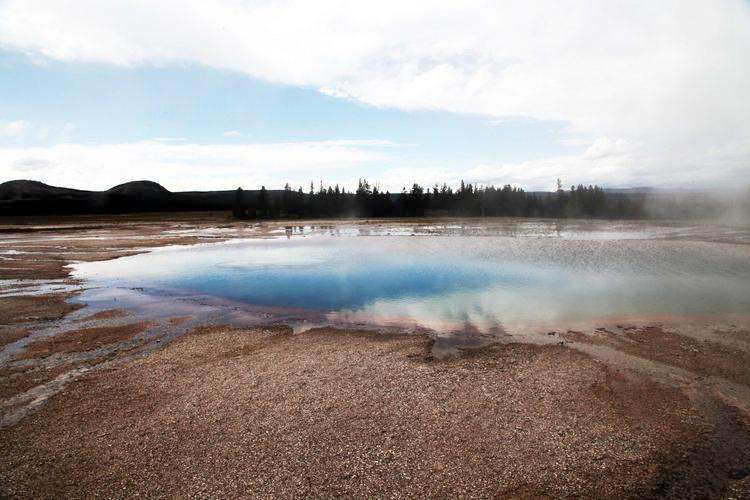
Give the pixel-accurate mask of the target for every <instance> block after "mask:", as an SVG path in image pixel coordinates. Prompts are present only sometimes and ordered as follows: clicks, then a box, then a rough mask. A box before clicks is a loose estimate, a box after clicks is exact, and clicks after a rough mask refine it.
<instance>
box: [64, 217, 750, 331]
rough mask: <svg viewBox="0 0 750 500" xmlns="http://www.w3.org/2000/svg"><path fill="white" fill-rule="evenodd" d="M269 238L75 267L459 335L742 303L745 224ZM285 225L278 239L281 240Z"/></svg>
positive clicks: (378, 228) (400, 227) (746, 305)
mask: <svg viewBox="0 0 750 500" xmlns="http://www.w3.org/2000/svg"><path fill="white" fill-rule="evenodd" d="M277 234H278V236H279V237H278V238H275V239H262V240H261V239H258V240H245V241H234V242H228V243H222V244H212V245H203V246H195V247H182V248H165V249H157V250H155V251H153V252H151V253H148V254H143V255H137V256H133V257H125V258H121V259H117V260H114V261H107V262H95V263H83V264H80V265H78V266H77V269H76V272H75V274H76V275H77V277H81V278H85V279H88V280H90V281H93V282H94V284H95V285H102V286H104V287H106V288H112V287H122V288H144V289H146V290H148V291H151V292H153V291H157V292H159V293H170V294H174V295H178V296H179V295H205V296H211V297H218V298H222V299H228V300H232V301H236V302H237V303H241V304H245V305H247V306H249V307H250V306H251V307H253V308H256V310H257V311H260V310H263V311H265V312H264V314H265V315H266V316H265V317H267V318H270V319H269V320H279V319H283V321H285V322H290V323H293V322H295V321H298V322H300V323H301V322H305V323H304V324H312V325H322V324H336V325H379V326H382V327H392V328H404V327H407V328H411V329H425V330H429V331H435V332H441V333H443V334H444V338H445V339H450V338H452V337H457V338H458V337H460V338H461V339H463V341H465V342H469V343H471V342H473V340H472V339H481V338H482V337H483V336H487V335H489V336H493V337H497V336H502V335H505V329H506V328H508V325H516V324H533V323H553V322H555V321H569V320H574V321H578V320H586V319H594V318H600V317H605V316H620V315H634V314H704V313H721V312H746V311H747V310H748V309H750V246H748V245H744V244H719V243H713V242H711V241H714V240H717V239H718V240H719V241H722V239H734V240H735V241H743V238H746V236H747V235H746V234H745V233H741V234H739V236H738V235H737V233H721V232H720V231H717V230H716V228H712V229H711V231H710V232H708V233H699V232H698V231H697V230H696V229H694V228H691V227H684V226H667V227H658V226H652V225H648V224H643V223H602V222H593V223H592V222H580V221H579V222H559V221H529V220H525V221H523V222H520V223H513V222H512V221H507V220H505V221H499V222H488V223H480V222H473V221H472V222H456V223H441V224H434V223H429V222H428V223H424V224H418V225H415V224H413V223H411V222H410V223H408V224H399V223H392V222H391V223H377V224H366V225H357V224H349V225H324V226H286V227H283V228H282V229H280V230H279V231H278V233H277ZM282 235H283V236H282Z"/></svg>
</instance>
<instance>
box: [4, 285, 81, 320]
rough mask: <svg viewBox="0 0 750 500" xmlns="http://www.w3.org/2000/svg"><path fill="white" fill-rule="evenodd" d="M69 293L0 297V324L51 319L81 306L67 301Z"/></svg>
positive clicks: (58, 317)
mask: <svg viewBox="0 0 750 500" xmlns="http://www.w3.org/2000/svg"><path fill="white" fill-rule="evenodd" d="M69 298H70V294H61V293H60V294H54V295H20V296H11V297H0V325H10V324H15V323H27V322H31V321H53V320H56V319H60V318H62V317H63V316H65V315H66V314H68V313H69V312H71V311H74V310H76V309H79V308H81V307H83V304H74V303H70V302H67V299H69Z"/></svg>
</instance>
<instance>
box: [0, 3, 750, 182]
mask: <svg viewBox="0 0 750 500" xmlns="http://www.w3.org/2000/svg"><path fill="white" fill-rule="evenodd" d="M749 54H750V1H748V0H710V1H709V0H704V1H694V0H660V1H653V0H632V1H619V0H607V1H591V0H588V1H583V0H554V1H552V0H539V1H534V2H529V1H527V0H526V1H501V0H492V1H483V0H462V1H461V2H455V1H442V0H431V1H419V0H414V1H411V2H403V1H398V2H396V1H390V0H381V1H378V2H374V1H367V2H364V1H353V0H349V1H338V0H316V1H314V2H311V1H309V0H273V1H271V0H212V1H207V0H202V1H198V0H179V1H177V0H130V1H124V0H108V1H106V2H102V1H101V0H0V182H4V181H7V180H12V179H33V180H39V181H42V182H46V183H49V184H52V185H59V186H67V187H75V188H80V189H94V190H104V189H108V188H110V187H112V186H114V185H116V184H119V183H122V182H127V181H131V180H139V179H149V180H154V181H157V182H159V183H161V184H162V185H164V186H165V187H166V188H168V189H170V190H174V191H179V190H211V189H233V188H236V187H237V186H242V187H245V188H250V189H252V188H259V187H260V186H261V185H265V186H266V187H267V188H281V187H283V186H284V184H285V183H286V182H289V183H291V184H292V186H294V187H297V186H300V185H303V186H305V188H306V189H307V188H308V186H309V185H310V183H311V182H313V183H314V184H315V185H316V186H317V185H318V184H319V183H320V182H321V181H323V182H324V183H326V184H328V183H331V184H334V183H339V184H341V185H344V186H347V187H349V188H351V187H354V186H356V183H357V179H359V178H362V177H366V178H368V179H370V180H371V181H375V182H377V183H378V184H379V185H380V186H381V187H382V188H384V189H389V190H391V191H400V190H401V189H402V188H403V187H404V186H410V185H411V184H412V183H413V182H419V183H421V184H426V185H428V186H431V185H433V184H435V183H440V184H442V183H443V182H446V183H448V184H451V185H456V184H458V183H459V182H460V180H462V179H463V180H466V181H467V182H471V183H477V184H482V185H487V184H506V183H507V184H513V185H516V186H520V187H523V188H525V189H527V190H550V189H553V188H554V187H555V182H556V179H557V178H560V179H561V180H562V182H563V184H564V185H566V186H567V185H570V184H579V183H583V184H594V183H596V184H599V185H603V186H606V187H642V186H650V187H659V188H688V189H695V188H705V187H709V188H738V187H740V188H744V187H747V186H750V55H749Z"/></svg>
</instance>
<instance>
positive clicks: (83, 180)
mask: <svg viewBox="0 0 750 500" xmlns="http://www.w3.org/2000/svg"><path fill="white" fill-rule="evenodd" d="M393 146H395V145H394V144H393V143H390V142H388V141H379V140H363V141H353V140H346V141H320V142H290V143H268V144H237V145H234V144H189V143H171V142H166V143H165V142H157V141H143V142H132V143H124V144H100V145H89V144H58V145H55V146H50V147H33V148H0V182H4V181H7V180H11V179H17V178H32V179H34V180H40V181H42V182H46V183H48V184H52V185H58V186H66V187H75V188H80V189H94V190H102V189H108V188H110V187H112V186H114V185H116V184H120V183H122V182H127V181H131V180H135V179H150V180H154V181H156V182H160V183H161V184H163V185H164V186H165V187H167V188H168V189H172V190H196V189H202V190H209V189H232V188H234V187H237V186H238V185H242V186H247V187H257V186H259V185H261V184H264V185H267V186H269V187H281V186H283V185H284V183H285V182H287V181H290V182H294V183H295V185H298V184H302V185H307V184H308V183H309V182H310V181H311V180H315V181H316V182H317V180H318V179H320V177H321V176H322V177H323V179H324V180H328V179H332V180H335V179H337V178H342V177H344V174H342V171H345V170H347V169H352V168H358V167H362V166H371V167H372V166H377V165H380V164H382V163H383V162H384V161H386V160H387V159H388V155H387V149H388V148H391V147H393ZM313 172H314V174H313Z"/></svg>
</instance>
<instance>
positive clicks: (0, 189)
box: [0, 179, 89, 200]
mask: <svg viewBox="0 0 750 500" xmlns="http://www.w3.org/2000/svg"><path fill="white" fill-rule="evenodd" d="M88 192H89V191H80V190H78V189H69V188H62V187H56V186H49V185H47V184H45V183H43V182H39V181H28V180H24V179H21V180H17V181H8V182H3V183H2V184H0V200H9V199H24V198H40V197H46V196H76V195H78V196H80V195H83V194H85V193H88Z"/></svg>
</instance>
